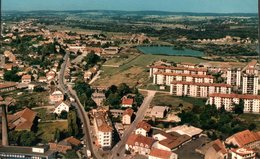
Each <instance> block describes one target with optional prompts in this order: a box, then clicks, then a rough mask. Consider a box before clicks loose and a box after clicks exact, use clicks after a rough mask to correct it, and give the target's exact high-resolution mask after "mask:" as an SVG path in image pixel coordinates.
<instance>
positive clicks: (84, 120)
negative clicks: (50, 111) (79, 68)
mask: <svg viewBox="0 0 260 159" xmlns="http://www.w3.org/2000/svg"><path fill="white" fill-rule="evenodd" d="M68 60H69V53H68V52H67V53H66V55H65V56H64V62H63V64H62V66H61V70H60V72H59V75H58V76H59V88H60V89H61V91H62V92H64V93H66V94H67V95H68V96H69V97H70V98H71V97H72V98H74V99H75V102H72V105H73V106H75V108H76V109H77V112H78V115H79V118H80V119H81V122H82V124H83V133H84V143H85V144H86V149H85V152H84V154H85V156H87V149H89V150H90V151H91V152H92V156H93V158H100V157H97V155H96V153H95V150H94V148H93V145H92V140H91V134H90V131H89V129H88V128H89V127H90V124H89V118H88V116H87V115H86V114H85V110H84V108H83V106H82V105H81V103H80V101H79V99H78V97H77V94H76V92H75V91H73V90H72V89H71V88H70V89H68V88H69V87H68V86H67V85H66V84H65V83H64V72H65V70H66V67H67V63H68ZM84 128H85V129H84Z"/></svg>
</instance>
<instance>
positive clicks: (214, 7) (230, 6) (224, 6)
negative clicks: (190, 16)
mask: <svg viewBox="0 0 260 159" xmlns="http://www.w3.org/2000/svg"><path fill="white" fill-rule="evenodd" d="M2 2H3V10H96V9H97V10H127V11H140V10H159V11H173V12H211V13H212V12H214V13H237V12H240V13H256V12H257V0H2Z"/></svg>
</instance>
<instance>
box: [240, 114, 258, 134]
mask: <svg viewBox="0 0 260 159" xmlns="http://www.w3.org/2000/svg"><path fill="white" fill-rule="evenodd" d="M239 118H240V119H242V120H245V121H248V122H253V123H255V124H256V130H257V131H260V114H241V115H239Z"/></svg>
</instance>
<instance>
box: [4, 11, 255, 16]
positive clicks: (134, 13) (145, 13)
mask: <svg viewBox="0 0 260 159" xmlns="http://www.w3.org/2000/svg"><path fill="white" fill-rule="evenodd" d="M3 13H4V14H18V13H19V14H41V15H50V14H62V13H63V14H66V13H67V14H87V13H99V14H111V15H118V14H121V15H132V16H149V15H158V16H170V15H178V16H241V17H254V16H257V13H192V12H167V11H117V10H69V11H52V10H40V11H3Z"/></svg>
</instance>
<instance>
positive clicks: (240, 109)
mask: <svg viewBox="0 0 260 159" xmlns="http://www.w3.org/2000/svg"><path fill="white" fill-rule="evenodd" d="M233 111H234V112H235V113H236V114H243V113H244V101H243V100H241V99H240V100H239V104H234V108H233Z"/></svg>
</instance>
